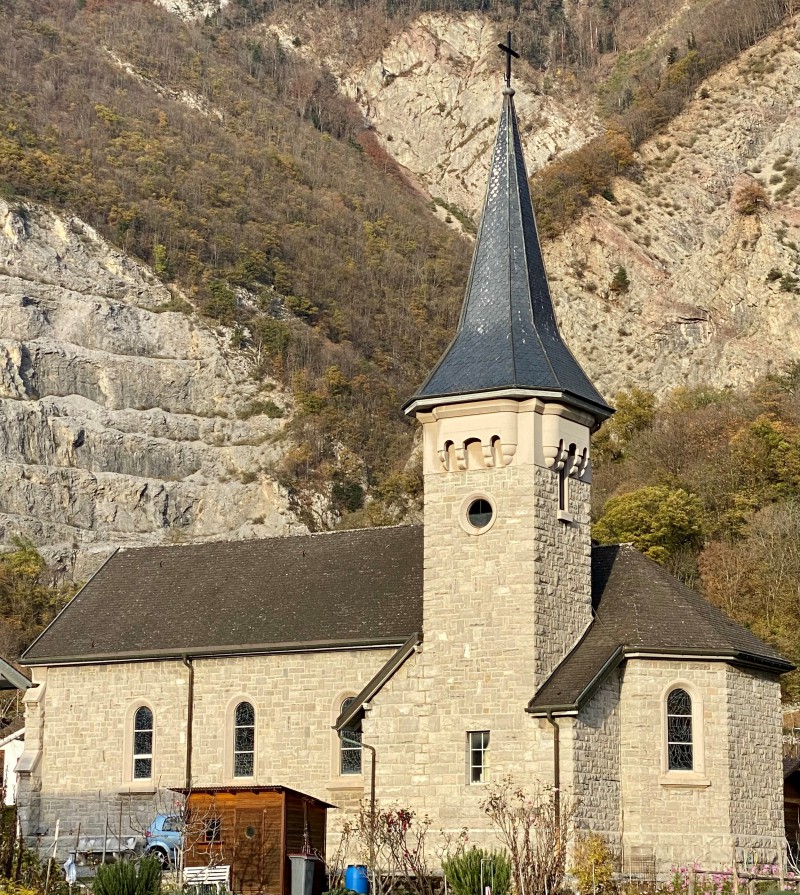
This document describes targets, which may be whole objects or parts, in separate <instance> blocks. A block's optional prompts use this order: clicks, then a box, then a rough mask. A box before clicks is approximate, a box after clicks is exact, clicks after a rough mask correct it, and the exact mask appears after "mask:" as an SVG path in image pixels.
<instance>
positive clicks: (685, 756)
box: [667, 687, 694, 771]
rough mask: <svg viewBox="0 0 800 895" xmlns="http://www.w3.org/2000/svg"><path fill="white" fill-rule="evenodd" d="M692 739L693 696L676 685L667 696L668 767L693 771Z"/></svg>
mask: <svg viewBox="0 0 800 895" xmlns="http://www.w3.org/2000/svg"><path fill="white" fill-rule="evenodd" d="M693 753H694V747H693V741H692V697H691V696H689V694H688V693H687V692H686V690H682V689H681V688H680V687H676V688H675V689H674V690H671V691H670V693H669V695H668V696H667V768H668V769H669V770H670V771H691V770H693V768H694V754H693Z"/></svg>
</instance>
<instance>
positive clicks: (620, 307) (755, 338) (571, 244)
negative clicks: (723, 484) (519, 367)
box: [545, 19, 800, 395]
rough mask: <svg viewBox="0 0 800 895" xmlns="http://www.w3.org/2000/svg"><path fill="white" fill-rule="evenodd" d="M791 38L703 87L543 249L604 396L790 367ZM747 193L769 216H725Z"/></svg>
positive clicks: (796, 213) (795, 76)
mask: <svg viewBox="0 0 800 895" xmlns="http://www.w3.org/2000/svg"><path fill="white" fill-rule="evenodd" d="M799 26H800V19H795V20H794V22H792V23H791V24H790V25H789V26H788V27H786V28H784V29H782V30H781V31H780V32H776V33H775V34H773V35H772V36H770V37H769V38H767V39H766V40H764V41H763V42H762V43H761V44H759V45H758V46H756V47H755V48H753V49H752V50H751V51H749V52H748V53H746V54H744V55H743V56H742V57H741V58H740V59H739V60H737V61H736V62H734V63H732V64H731V65H729V66H727V67H726V68H724V69H723V70H721V71H720V72H718V73H717V74H716V75H714V76H713V77H712V78H710V79H708V81H707V82H706V83H705V85H704V86H703V88H702V89H701V90H699V91H698V95H697V98H696V99H695V100H693V101H692V102H691V103H690V105H689V106H688V108H687V109H686V110H685V112H684V113H683V114H681V115H680V116H679V117H678V118H677V119H676V120H675V121H673V123H672V124H671V126H670V127H669V128H668V130H667V131H666V132H665V133H664V134H663V135H662V136H660V137H659V138H657V139H655V140H652V141H650V142H649V143H647V144H645V145H644V146H643V147H642V150H641V153H640V157H641V178H640V179H639V181H638V182H633V181H632V180H629V179H622V178H621V179H619V180H618V181H617V182H616V183H615V184H614V186H613V194H614V201H613V202H609V201H606V200H605V199H601V198H598V199H596V200H595V201H594V202H593V204H592V207H591V209H590V210H589V212H588V213H587V214H586V215H584V217H583V218H582V219H581V221H580V222H579V223H578V224H577V225H575V226H573V227H572V228H571V229H570V231H569V232H568V233H567V234H566V235H565V236H563V237H562V238H560V239H557V240H555V241H554V242H552V243H550V244H548V245H546V246H545V254H546V258H547V263H548V270H549V272H550V279H551V284H552V288H553V293H554V296H555V298H556V300H557V301H558V302H559V308H558V311H559V315H560V320H561V325H562V327H563V330H564V332H565V336H566V338H567V341H568V343H569V344H570V345H571V346H572V347H573V349H574V350H575V352H576V354H577V355H578V356H579V358H580V360H581V361H582V362H583V363H584V364H585V366H586V368H587V370H588V372H589V373H590V374H591V375H592V376H593V378H594V381H595V383H596V384H598V385H599V386H600V387H601V389H603V390H604V391H605V393H606V394H607V395H613V393H614V392H615V391H617V390H618V389H620V388H623V387H630V386H633V385H638V386H642V387H646V388H650V389H652V390H654V391H656V392H658V393H663V392H665V391H668V390H670V389H673V388H675V387H677V386H681V385H689V386H711V387H724V386H740V385H746V384H748V383H751V382H753V381H754V380H755V379H756V378H757V377H758V376H760V375H763V374H764V373H767V372H770V371H776V372H779V371H782V370H784V369H786V367H787V366H788V365H789V364H790V363H791V362H796V361H798V360H800V294H798V289H797V286H796V285H793V278H795V277H796V276H797V274H798V273H799V272H800V270H799V269H798V265H800V253H798V248H797V247H798V245H800V188H797V189H793V190H791V191H789V188H790V187H791V184H792V179H793V178H794V177H795V176H796V175H797V179H796V180H795V182H797V181H800V171H797V166H798V164H799V163H800V159H799V158H798V152H797V146H798V145H800V121H798V118H797V116H796V114H795V108H796V97H797V92H798V90H800V53H798V50H797V48H796V46H795V40H796V36H797V33H798V27H799ZM793 171H794V172H796V174H795V173H793ZM748 185H749V186H750V187H752V186H755V185H761V186H762V188H763V190H764V192H765V194H766V197H767V200H768V202H769V205H770V206H771V207H770V208H769V210H767V209H765V208H764V207H763V203H762V204H761V208H762V210H760V211H759V212H758V213H756V214H742V213H740V211H738V210H737V195H740V192H741V190H742V189H743V188H746V187H747V186H748ZM620 266H622V267H624V268H625V271H626V273H627V277H628V279H629V281H630V287H629V289H628V290H627V291H616V292H615V291H614V290H613V289H611V288H610V284H611V281H612V279H613V277H614V274H615V272H616V271H617V270H618V269H619V267H620Z"/></svg>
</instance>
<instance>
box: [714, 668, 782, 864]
mask: <svg viewBox="0 0 800 895" xmlns="http://www.w3.org/2000/svg"><path fill="white" fill-rule="evenodd" d="M727 678H728V756H729V760H730V778H731V833H732V834H733V835H734V836H736V837H738V838H739V845H740V846H742V847H747V846H749V847H751V848H753V847H759V846H761V847H765V848H767V850H769V849H776V850H777V848H778V847H780V843H782V841H783V838H784V835H785V833H784V829H783V774H782V763H781V760H782V755H783V752H782V749H783V746H782V729H781V725H782V714H781V687H780V683H779V682H778V681H777V679H775V678H774V677H773V676H772V675H767V674H764V673H763V672H757V671H749V670H745V669H742V668H734V667H732V666H729V667H728V669H727Z"/></svg>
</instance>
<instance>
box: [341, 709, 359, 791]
mask: <svg viewBox="0 0 800 895" xmlns="http://www.w3.org/2000/svg"><path fill="white" fill-rule="evenodd" d="M352 704H353V697H352V696H348V698H347V699H345V701H344V702H343V703H342V712H345V711H347V709H348V708H350V706H351V705H352ZM339 743H340V745H339V772H340V773H341V774H360V773H361V722H360V721H358V722H357V723H356V726H354V727H352V728H348V729H345V730H342V731H341V733H340V735H339Z"/></svg>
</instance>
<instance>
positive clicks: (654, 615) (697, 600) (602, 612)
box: [528, 544, 794, 715]
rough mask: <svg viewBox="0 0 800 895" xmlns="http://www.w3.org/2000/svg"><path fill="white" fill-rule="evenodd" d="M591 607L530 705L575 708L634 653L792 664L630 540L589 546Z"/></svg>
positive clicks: (778, 666) (538, 709)
mask: <svg viewBox="0 0 800 895" xmlns="http://www.w3.org/2000/svg"><path fill="white" fill-rule="evenodd" d="M592 607H593V611H594V619H593V621H592V625H591V627H590V628H589V629H588V631H587V632H586V634H585V635H584V636H583V638H582V639H581V641H580V642H579V643H578V644H577V646H576V647H575V648H574V649H573V650H572V652H571V653H569V655H568V656H567V657H566V658H565V659H564V661H563V662H561V664H560V665H559V666H558V667H557V668H556V670H555V671H554V672H553V674H552V675H550V677H549V678H548V679H547V680H546V681H545V683H544V684H543V685H542V686H541V687H540V688H539V690H538V692H537V693H536V695H535V696H534V697H533V699H532V700H531V701H530V703H529V704H528V711H529V712H531V713H533V714H538V715H544V714H546V713H547V712H548V711H551V712H558V711H570V710H576V709H579V708H580V707H581V706H582V705H583V704H584V703H585V702H586V700H587V699H588V698H589V697H590V696H591V694H592V693H593V692H594V689H595V688H596V687H597V686H598V685H599V684H600V683H601V682H602V680H603V679H604V677H605V676H606V674H608V673H609V672H610V671H611V670H612V669H613V668H614V667H616V665H618V664H619V663H620V662H622V661H623V660H625V659H627V658H629V657H630V656H632V655H637V654H638V655H642V654H644V655H649V654H652V655H657V656H670V655H674V656H690V657H697V658H700V657H708V658H710V659H716V660H726V661H730V662H734V663H737V664H741V665H750V666H755V667H760V668H764V669H766V670H769V671H772V672H774V673H776V674H782V673H784V672H786V671H791V670H792V668H793V667H794V666H793V665H792V663H791V662H787V661H786V659H784V658H783V657H782V656H781V655H780V654H779V653H777V652H776V651H775V650H774V649H772V647H770V646H767V644H765V643H764V642H763V641H762V640H759V638H758V637H756V636H755V634H753V633H752V632H751V631H749V630H748V629H747V628H744V627H742V626H741V625H739V624H737V623H736V622H734V621H731V619H729V618H728V617H727V616H726V615H725V614H724V613H723V612H721V611H720V610H719V609H717V608H716V607H714V606H712V605H711V604H710V603H708V602H707V601H706V600H704V599H703V597H701V596H700V594H698V593H696V592H695V591H693V590H692V589H691V588H689V587H687V586H686V585H685V584H683V583H682V582H680V581H679V580H678V579H677V578H675V577H674V576H673V575H670V573H669V572H667V571H666V570H665V569H664V568H663V567H662V566H660V565H658V563H655V562H653V561H652V560H650V559H648V558H647V557H646V556H643V555H642V554H641V553H640V552H639V551H638V550H636V549H635V548H634V547H633V546H631V545H629V544H616V545H613V546H608V547H597V546H595V547H594V548H593V549H592Z"/></svg>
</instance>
